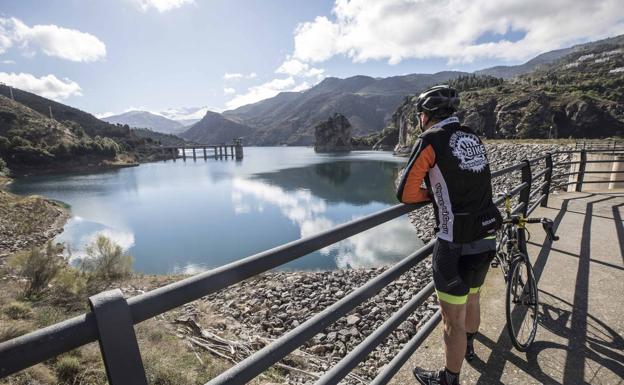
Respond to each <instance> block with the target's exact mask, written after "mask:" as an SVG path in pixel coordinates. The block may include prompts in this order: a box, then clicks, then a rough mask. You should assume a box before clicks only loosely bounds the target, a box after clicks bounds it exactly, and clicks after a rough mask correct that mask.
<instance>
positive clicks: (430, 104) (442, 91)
mask: <svg viewBox="0 0 624 385" xmlns="http://www.w3.org/2000/svg"><path fill="white" fill-rule="evenodd" d="M458 108H459V94H458V93H457V90H456V89H455V88H452V87H449V86H447V85H441V86H435V87H432V88H429V89H428V90H426V91H425V92H423V93H422V94H420V95H419V96H418V99H416V112H418V113H420V112H426V113H427V115H429V116H430V117H432V118H436V119H444V118H448V117H449V116H451V115H453V114H454V113H455V112H456V111H457V109H458Z"/></svg>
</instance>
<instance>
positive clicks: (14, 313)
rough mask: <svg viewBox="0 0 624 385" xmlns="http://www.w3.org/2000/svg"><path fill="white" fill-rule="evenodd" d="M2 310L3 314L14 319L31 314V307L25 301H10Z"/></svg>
mask: <svg viewBox="0 0 624 385" xmlns="http://www.w3.org/2000/svg"><path fill="white" fill-rule="evenodd" d="M2 310H3V311H4V314H6V315H7V316H8V317H9V318H11V319H14V320H17V319H24V318H29V317H30V316H31V315H32V308H31V307H30V305H29V304H28V303H25V302H17V301H14V302H11V303H9V304H8V305H6V306H5V307H4V308H3V309H2Z"/></svg>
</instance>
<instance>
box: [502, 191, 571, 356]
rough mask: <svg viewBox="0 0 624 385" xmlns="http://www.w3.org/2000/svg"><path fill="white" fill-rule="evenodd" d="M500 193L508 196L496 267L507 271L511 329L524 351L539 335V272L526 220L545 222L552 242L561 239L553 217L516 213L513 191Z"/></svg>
mask: <svg viewBox="0 0 624 385" xmlns="http://www.w3.org/2000/svg"><path fill="white" fill-rule="evenodd" d="M498 196H504V197H505V211H504V217H503V224H502V226H501V228H500V229H499V230H498V231H497V233H496V241H497V242H496V243H497V244H496V256H495V257H494V260H493V261H492V267H498V266H500V267H501V269H502V271H503V276H504V278H505V283H506V284H507V290H506V296H507V297H506V300H505V312H506V317H507V331H508V333H509V337H511V342H512V343H513V345H514V346H515V348H516V349H518V350H519V351H521V352H524V351H526V350H527V349H528V348H529V346H531V343H533V340H534V339H535V334H536V332H537V321H538V304H539V302H538V293H537V283H536V281H535V274H534V272H533V267H532V266H531V262H530V261H529V257H528V255H527V251H526V242H527V239H526V234H525V232H526V233H528V231H527V229H526V224H527V223H541V224H542V227H543V228H544V231H545V232H546V235H547V237H548V239H550V241H551V242H554V241H557V240H559V237H558V236H556V235H555V232H554V230H553V221H552V220H550V219H548V218H525V217H524V216H523V215H514V214H512V209H511V197H512V196H511V194H510V193H509V191H506V192H505V193H503V194H498ZM529 237H530V233H529ZM525 321H528V324H527V325H524V324H525ZM518 323H519V324H518ZM525 332H526V335H525Z"/></svg>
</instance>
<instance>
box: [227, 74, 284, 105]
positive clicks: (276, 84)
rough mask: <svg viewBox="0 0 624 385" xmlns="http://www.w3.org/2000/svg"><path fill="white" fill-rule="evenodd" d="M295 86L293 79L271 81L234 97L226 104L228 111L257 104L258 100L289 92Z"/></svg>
mask: <svg viewBox="0 0 624 385" xmlns="http://www.w3.org/2000/svg"><path fill="white" fill-rule="evenodd" d="M294 85H295V79H294V78H293V77H292V76H289V77H287V78H285V79H273V80H271V81H270V82H266V83H263V84H261V85H259V86H254V87H250V88H249V89H248V90H247V92H246V93H244V94H239V95H236V96H235V97H234V98H233V99H232V100H230V101H229V102H227V103H226V107H227V108H228V109H234V108H238V107H240V106H244V105H245V104H251V103H256V102H259V101H260V100H263V99H267V98H272V97H273V96H275V95H277V94H279V93H280V92H283V91H289V90H290V89H291V88H292V87H293V86H294Z"/></svg>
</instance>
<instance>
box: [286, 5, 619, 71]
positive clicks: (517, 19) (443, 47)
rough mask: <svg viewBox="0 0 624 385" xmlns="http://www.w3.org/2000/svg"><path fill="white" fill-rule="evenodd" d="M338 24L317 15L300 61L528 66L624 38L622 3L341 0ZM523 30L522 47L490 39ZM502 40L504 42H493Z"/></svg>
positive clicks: (301, 42)
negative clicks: (563, 51)
mask: <svg viewBox="0 0 624 385" xmlns="http://www.w3.org/2000/svg"><path fill="white" fill-rule="evenodd" d="M333 14H334V18H333V20H330V19H328V18H327V17H322V16H320V17H317V18H315V19H314V20H313V21H311V22H305V23H301V24H300V25H299V26H298V27H297V28H296V30H295V35H294V42H295V50H294V52H293V55H292V58H293V59H296V60H299V61H301V62H304V63H305V62H310V63H313V62H323V61H325V60H328V59H330V58H331V57H333V56H335V55H344V56H346V57H348V58H350V59H352V60H353V61H355V62H364V61H368V60H387V61H388V62H389V63H391V64H396V63H398V62H400V61H401V60H403V59H407V58H416V59H424V58H444V59H447V60H448V61H449V63H451V64H452V63H457V62H470V61H473V60H475V59H486V58H489V59H503V60H526V59H528V58H530V57H532V56H534V55H536V54H539V53H542V52H544V51H548V50H552V49H557V48H561V47H565V46H568V45H570V44H574V43H576V42H579V41H585V40H595V39H600V38H604V37H608V36H614V35H619V34H622V33H624V18H623V17H622V16H623V13H622V1H621V0H595V1H586V0H574V1H571V0H552V1H543V0H526V1H523V2H518V1H517V0H501V1H497V2H492V1H490V0H474V1H457V0H435V1H434V0H420V1H414V0H388V1H383V2H381V1H374V0H336V2H335V4H334V9H333ZM511 31H515V32H520V37H521V38H520V39H519V40H517V41H510V40H505V39H502V40H499V41H491V42H487V41H486V42H481V41H480V38H482V37H483V36H496V35H498V36H503V35H505V34H506V33H508V32H511ZM490 40H496V39H490Z"/></svg>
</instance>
